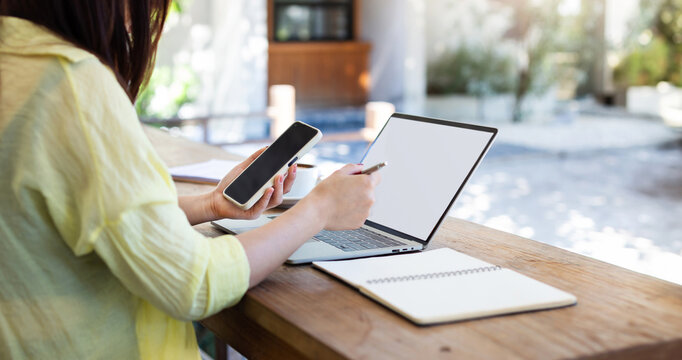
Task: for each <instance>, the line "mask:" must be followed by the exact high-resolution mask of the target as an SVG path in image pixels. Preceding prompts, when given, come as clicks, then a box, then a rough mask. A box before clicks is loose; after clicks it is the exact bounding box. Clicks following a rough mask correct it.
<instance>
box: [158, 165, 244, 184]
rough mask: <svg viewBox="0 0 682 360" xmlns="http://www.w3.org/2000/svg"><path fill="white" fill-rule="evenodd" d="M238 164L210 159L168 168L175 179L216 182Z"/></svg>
mask: <svg viewBox="0 0 682 360" xmlns="http://www.w3.org/2000/svg"><path fill="white" fill-rule="evenodd" d="M238 164H239V161H231V160H218V159H211V160H209V161H204V162H200V163H196V164H189V165H183V166H176V167H173V168H170V173H171V176H172V177H173V179H175V180H181V181H182V180H186V181H202V182H213V183H216V184H217V183H219V182H220V180H221V179H222V178H223V177H224V176H225V175H226V174H227V173H228V172H230V170H232V168H234V167H235V166H237V165H238Z"/></svg>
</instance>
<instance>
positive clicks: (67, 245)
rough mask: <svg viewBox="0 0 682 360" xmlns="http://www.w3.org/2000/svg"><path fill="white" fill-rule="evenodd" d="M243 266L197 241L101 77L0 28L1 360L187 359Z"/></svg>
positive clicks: (50, 38) (223, 249) (99, 70)
mask: <svg viewBox="0 0 682 360" xmlns="http://www.w3.org/2000/svg"><path fill="white" fill-rule="evenodd" d="M248 279H249V264H248V260H247V258H246V255H245V253H244V249H243V248H242V246H241V244H240V243H239V241H238V240H237V239H236V238H235V237H233V236H222V237H219V238H214V239H209V238H205V237H204V236H202V235H201V234H199V233H197V232H196V231H195V230H194V229H193V228H192V227H191V226H190V224H189V223H188V221H187V218H186V217H185V214H184V213H183V211H182V210H181V209H180V208H179V207H178V202H177V195H176V191H175V187H174V185H173V182H172V180H171V178H170V176H169V175H168V170H167V168H166V166H165V165H164V163H163V162H162V161H161V160H160V159H159V156H158V155H157V154H156V152H155V151H154V149H153V148H152V146H151V144H150V142H149V141H148V140H147V138H146V137H145V135H144V133H143V130H142V128H141V126H140V123H139V122H138V119H137V116H136V114H135V110H134V108H133V106H132V105H131V103H130V101H129V100H128V97H127V96H126V94H125V92H124V91H123V89H122V88H121V86H120V85H119V84H118V82H117V81H116V78H115V77H114V75H113V73H112V71H111V70H110V69H109V68H108V67H106V66H104V65H103V64H102V63H100V62H99V61H98V59H97V58H96V57H95V56H93V55H92V54H90V53H88V52H86V51H83V50H81V49H79V48H77V47H75V46H73V45H72V44H70V43H68V42H66V41H64V40H62V39H61V38H59V37H57V36H56V35H54V34H53V33H51V32H49V31H48V30H46V29H45V28H43V27H40V26H37V25H35V24H33V23H31V22H28V21H25V20H21V19H18V18H12V17H0V358H2V359H6V358H31V359H45V358H50V359H52V358H63V359H99V358H117V359H133V358H143V359H150V358H162V359H174V358H178V359H187V358H198V354H199V352H198V348H197V344H196V340H195V335H194V330H193V328H192V324H191V322H189V320H192V319H200V318H203V317H206V316H208V315H210V314H213V313H215V312H217V311H219V310H220V309H222V308H224V307H226V306H230V305H232V304H234V303H236V302H237V301H239V299H240V298H241V296H242V295H243V294H244V293H245V291H246V290H247V287H248Z"/></svg>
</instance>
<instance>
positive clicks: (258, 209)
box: [248, 188, 274, 219]
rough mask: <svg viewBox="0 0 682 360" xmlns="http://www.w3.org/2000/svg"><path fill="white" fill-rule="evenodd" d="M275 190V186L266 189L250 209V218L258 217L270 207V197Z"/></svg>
mask: <svg viewBox="0 0 682 360" xmlns="http://www.w3.org/2000/svg"><path fill="white" fill-rule="evenodd" d="M273 192H274V189H273V188H268V189H267V190H265V192H264V193H263V196H262V197H261V198H260V200H258V202H257V203H255V204H254V205H253V206H252V207H251V209H249V210H248V213H249V218H251V219H255V218H257V217H258V216H259V215H260V214H261V213H263V211H265V209H267V207H268V203H270V198H271V197H272V193H273Z"/></svg>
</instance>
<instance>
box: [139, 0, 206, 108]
mask: <svg viewBox="0 0 682 360" xmlns="http://www.w3.org/2000/svg"><path fill="white" fill-rule="evenodd" d="M192 1H193V0H174V1H173V2H171V8H170V13H169V18H173V17H174V16H175V17H176V18H177V16H179V15H180V14H182V12H184V11H185V10H186V9H187V8H188V6H189V5H190V4H191V2H192ZM170 22H171V21H167V22H166V23H167V24H166V26H172V25H170V24H168V23H170ZM198 93H199V78H198V76H197V75H196V73H195V72H194V70H192V68H191V67H190V66H189V65H187V64H176V65H173V66H167V65H166V66H158V65H157V66H155V67H154V70H153V72H152V75H151V77H150V79H149V82H147V84H146V85H145V87H144V89H142V91H141V92H140V94H139V96H138V98H137V101H136V103H135V109H136V110H137V114H138V116H139V117H141V118H157V119H165V118H171V117H176V116H177V115H178V112H179V111H180V108H181V107H182V106H183V105H185V104H188V103H192V102H194V101H195V100H196V97H197V95H198Z"/></svg>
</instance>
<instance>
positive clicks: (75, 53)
mask: <svg viewBox="0 0 682 360" xmlns="http://www.w3.org/2000/svg"><path fill="white" fill-rule="evenodd" d="M0 53H5V54H14V55H28V56H59V57H63V58H65V59H67V60H69V61H71V62H78V61H82V60H85V59H88V58H93V57H94V55H92V54H91V53H89V52H87V51H85V50H83V49H81V48H79V47H77V46H75V45H74V44H72V43H70V42H68V41H66V40H64V39H62V38H61V37H59V36H57V35H56V34H55V33H53V32H52V31H50V30H48V29H47V28H45V27H43V26H39V25H37V24H34V23H32V22H30V21H28V20H24V19H20V18H16V17H11V16H0Z"/></svg>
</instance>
